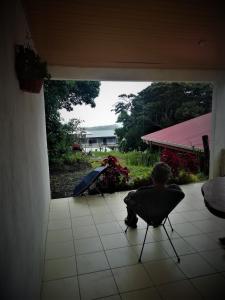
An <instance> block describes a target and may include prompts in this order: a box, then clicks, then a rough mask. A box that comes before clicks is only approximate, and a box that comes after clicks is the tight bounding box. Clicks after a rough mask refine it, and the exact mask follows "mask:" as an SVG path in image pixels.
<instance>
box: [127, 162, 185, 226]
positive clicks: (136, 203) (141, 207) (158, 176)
mask: <svg viewBox="0 0 225 300" xmlns="http://www.w3.org/2000/svg"><path fill="white" fill-rule="evenodd" d="M170 176H171V169H170V167H169V166H168V165H167V164H166V163H163V162H159V163H157V164H156V165H155V166H154V168H153V170H152V174H151V177H152V182H153V184H152V185H149V186H145V187H141V188H139V189H138V190H137V191H136V192H135V191H132V192H129V193H128V195H127V196H126V197H125V198H124V202H125V204H126V205H127V217H126V219H125V220H124V222H125V224H126V225H127V226H129V227H131V228H137V222H138V218H137V214H138V215H139V216H140V217H142V218H143V219H144V220H145V219H146V218H147V217H145V216H147V212H148V211H151V212H152V213H153V215H154V214H155V216H156V218H155V224H153V225H154V226H155V227H157V226H158V225H160V223H161V221H162V220H161V219H160V218H159V219H158V220H157V216H158V215H160V211H161V210H163V209H164V210H166V209H167V206H169V205H170V203H169V202H171V204H172V202H173V203H174V201H175V202H177V203H179V201H180V200H181V199H183V198H184V196H185V195H184V193H183V191H182V190H181V188H180V187H179V186H178V185H176V184H171V185H167V182H168V180H169V178H170ZM165 201H167V203H166V204H165Z"/></svg>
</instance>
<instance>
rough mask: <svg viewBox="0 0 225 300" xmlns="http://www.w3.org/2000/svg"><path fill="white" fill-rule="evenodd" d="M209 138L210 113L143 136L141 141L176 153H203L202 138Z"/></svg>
mask: <svg viewBox="0 0 225 300" xmlns="http://www.w3.org/2000/svg"><path fill="white" fill-rule="evenodd" d="M203 135H208V137H209V141H210V137H211V113H208V114H205V115H202V116H200V117H197V118H193V119H190V120H188V121H185V122H182V123H179V124H176V125H173V126H170V127H167V128H164V129H161V130H158V131H155V132H153V133H150V134H147V135H144V136H142V137H141V139H142V140H143V141H144V142H145V143H147V144H149V145H157V146H160V147H163V148H170V149H174V150H178V151H185V152H186V151H188V152H190V151H193V150H197V151H203V142H202V136H203Z"/></svg>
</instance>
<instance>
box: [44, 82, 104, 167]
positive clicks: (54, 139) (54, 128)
mask: <svg viewBox="0 0 225 300" xmlns="http://www.w3.org/2000/svg"><path fill="white" fill-rule="evenodd" d="M99 90H100V82H98V81H64V80H60V81H59V80H48V81H45V84H44V95H45V114H46V130H47V142H48V152H49V161H50V164H51V163H54V161H55V160H57V159H58V158H60V157H61V155H62V154H64V153H66V152H67V151H68V149H69V146H71V136H72V135H71V133H72V131H73V129H74V121H73V122H69V123H67V124H63V123H62V122H61V119H60V113H59V110H60V109H62V108H65V109H66V110H68V111H72V110H73V107H74V106H75V105H82V104H86V105H91V107H95V101H94V100H95V98H96V97H97V96H98V94H99Z"/></svg>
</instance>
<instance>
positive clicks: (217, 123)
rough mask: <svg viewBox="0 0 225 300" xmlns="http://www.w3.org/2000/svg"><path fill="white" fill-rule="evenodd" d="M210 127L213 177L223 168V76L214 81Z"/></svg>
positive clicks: (224, 98)
mask: <svg viewBox="0 0 225 300" xmlns="http://www.w3.org/2000/svg"><path fill="white" fill-rule="evenodd" d="M211 129H212V131H211V147H210V172H209V176H210V178H214V177H216V176H220V175H221V169H222V168H223V169H224V166H222V163H224V160H223V159H222V156H221V151H222V149H225V78H223V79H221V80H217V81H216V82H214V87H213V101H212V127H211Z"/></svg>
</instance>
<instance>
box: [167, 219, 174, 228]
mask: <svg viewBox="0 0 225 300" xmlns="http://www.w3.org/2000/svg"><path fill="white" fill-rule="evenodd" d="M167 219H168V221H169V224H170V227H171V230H172V231H173V226H172V224H171V222H170V219H169V217H167Z"/></svg>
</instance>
